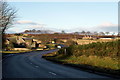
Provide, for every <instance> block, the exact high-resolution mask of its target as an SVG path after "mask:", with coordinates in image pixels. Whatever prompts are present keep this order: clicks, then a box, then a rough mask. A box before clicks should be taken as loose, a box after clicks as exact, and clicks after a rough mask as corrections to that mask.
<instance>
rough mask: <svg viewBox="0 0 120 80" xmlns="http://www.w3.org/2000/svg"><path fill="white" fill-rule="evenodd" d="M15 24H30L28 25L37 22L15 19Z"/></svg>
mask: <svg viewBox="0 0 120 80" xmlns="http://www.w3.org/2000/svg"><path fill="white" fill-rule="evenodd" d="M16 23H17V24H30V25H37V24H38V23H36V22H33V21H28V20H21V21H17V22H16Z"/></svg>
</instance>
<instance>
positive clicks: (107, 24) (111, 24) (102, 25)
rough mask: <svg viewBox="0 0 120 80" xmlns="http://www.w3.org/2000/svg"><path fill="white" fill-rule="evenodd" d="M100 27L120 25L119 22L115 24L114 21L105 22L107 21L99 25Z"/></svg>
mask: <svg viewBox="0 0 120 80" xmlns="http://www.w3.org/2000/svg"><path fill="white" fill-rule="evenodd" d="M99 26H100V27H116V26H118V25H117V24H113V23H111V22H105V23H103V24H101V25H99Z"/></svg>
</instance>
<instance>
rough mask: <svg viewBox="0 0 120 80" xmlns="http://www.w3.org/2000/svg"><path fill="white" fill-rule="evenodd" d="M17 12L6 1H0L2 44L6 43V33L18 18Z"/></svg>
mask: <svg viewBox="0 0 120 80" xmlns="http://www.w3.org/2000/svg"><path fill="white" fill-rule="evenodd" d="M16 12H17V11H16V10H15V9H13V8H12V7H10V5H9V4H8V3H7V2H5V1H4V0H1V1H0V32H1V34H2V43H3V44H4V41H5V36H4V34H5V31H6V30H7V29H8V28H9V27H11V25H12V24H13V22H14V21H15V18H16Z"/></svg>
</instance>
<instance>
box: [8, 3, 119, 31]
mask: <svg viewBox="0 0 120 80" xmlns="http://www.w3.org/2000/svg"><path fill="white" fill-rule="evenodd" d="M9 4H10V5H11V6H12V7H15V8H16V9H18V12H17V16H18V18H17V19H18V20H17V21H16V22H15V25H14V26H15V27H12V28H10V29H8V30H7V32H8V33H16V32H18V33H19V32H23V31H25V30H30V29H36V30H52V31H56V32H61V31H62V30H64V31H65V32H81V31H90V32H94V31H97V32H116V33H117V32H118V23H117V22H118V16H117V14H118V4H117V2H37V3H36V2H9Z"/></svg>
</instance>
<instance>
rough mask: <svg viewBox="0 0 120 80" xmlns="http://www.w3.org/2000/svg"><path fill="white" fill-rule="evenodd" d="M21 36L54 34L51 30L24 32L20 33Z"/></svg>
mask: <svg viewBox="0 0 120 80" xmlns="http://www.w3.org/2000/svg"><path fill="white" fill-rule="evenodd" d="M22 33H23V34H53V33H55V32H54V31H52V30H35V29H33V30H25V31H24V32H22Z"/></svg>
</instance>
